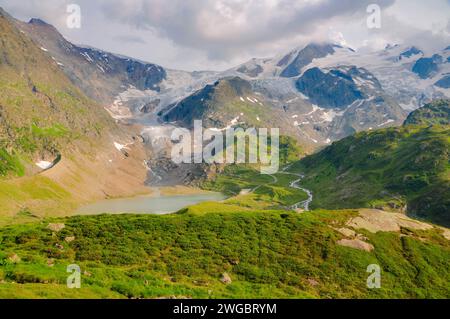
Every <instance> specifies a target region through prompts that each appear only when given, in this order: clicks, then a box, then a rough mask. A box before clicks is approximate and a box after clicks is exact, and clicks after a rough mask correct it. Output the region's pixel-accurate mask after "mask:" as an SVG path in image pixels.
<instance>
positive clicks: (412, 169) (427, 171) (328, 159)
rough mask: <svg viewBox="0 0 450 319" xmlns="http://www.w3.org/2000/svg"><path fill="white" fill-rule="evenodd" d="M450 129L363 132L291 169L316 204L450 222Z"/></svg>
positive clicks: (431, 127)
mask: <svg viewBox="0 0 450 319" xmlns="http://www.w3.org/2000/svg"><path fill="white" fill-rule="evenodd" d="M449 148H450V127H449V126H448V125H447V126H446V125H444V126H440V125H436V126H430V127H424V126H415V125H408V126H403V127H399V128H390V129H384V130H378V131H372V132H363V133H358V134H356V135H354V136H350V137H348V138H345V139H343V140H341V141H338V142H335V143H333V145H331V146H330V147H328V148H326V149H324V150H323V151H321V152H319V153H317V154H315V155H312V156H310V157H307V158H305V159H303V160H302V161H300V162H298V163H296V165H294V166H293V167H292V170H294V171H299V172H300V171H301V172H303V173H305V174H306V178H305V180H304V181H303V185H305V186H306V187H307V188H309V189H311V190H312V191H313V193H314V201H313V203H312V204H313V207H315V208H318V207H321V208H327V209H336V208H356V207H380V208H383V207H388V208H389V209H398V210H401V211H407V212H408V213H409V214H411V215H413V216H416V217H420V218H424V219H427V220H430V221H432V222H435V223H439V224H442V225H445V226H450V191H449V190H450V175H449V172H450V164H449V157H448V156H449Z"/></svg>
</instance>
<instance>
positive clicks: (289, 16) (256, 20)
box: [103, 0, 394, 59]
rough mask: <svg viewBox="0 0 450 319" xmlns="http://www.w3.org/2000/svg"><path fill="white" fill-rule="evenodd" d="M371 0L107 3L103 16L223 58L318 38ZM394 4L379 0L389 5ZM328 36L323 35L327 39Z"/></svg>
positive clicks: (359, 13)
mask: <svg viewBox="0 0 450 319" xmlns="http://www.w3.org/2000/svg"><path fill="white" fill-rule="evenodd" d="M372 2H373V0H357V1H355V0H339V1H335V0H309V1H294V0H213V1H208V0H191V1H190V0H171V1H166V0H108V1H104V4H103V9H104V13H105V15H106V16H108V17H109V18H110V19H113V20H116V21H120V22H121V23H126V24H131V25H133V26H134V27H136V28H138V29H149V30H153V31H154V32H156V33H157V34H158V35H159V36H161V37H165V38H168V39H170V40H171V41H173V42H174V43H175V44H177V45H180V46H184V47H188V48H197V49H199V48H200V49H202V50H205V51H206V52H207V53H208V56H209V57H210V58H216V59H222V58H227V57H230V56H233V55H235V54H236V53H238V52H242V50H246V49H249V48H252V47H255V46H261V45H264V44H266V43H270V42H273V41H275V42H277V41H279V40H280V39H286V38H292V37H299V36H304V37H308V35H311V34H316V33H317V30H318V29H319V28H320V27H321V25H323V24H327V23H329V22H330V20H333V19H337V18H338V19H341V20H350V19H355V20H356V19H357V20H361V19H365V17H366V8H367V6H368V5H369V4H370V3H372ZM393 3H394V0H380V1H378V4H379V5H380V6H382V7H388V6H390V5H392V4H393ZM326 35H327V32H324V33H323V34H322V37H323V38H325V37H326Z"/></svg>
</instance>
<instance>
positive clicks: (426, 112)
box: [405, 100, 450, 125]
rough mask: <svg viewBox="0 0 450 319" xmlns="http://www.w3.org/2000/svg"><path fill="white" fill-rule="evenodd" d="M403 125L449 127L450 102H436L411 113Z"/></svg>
mask: <svg viewBox="0 0 450 319" xmlns="http://www.w3.org/2000/svg"><path fill="white" fill-rule="evenodd" d="M405 125H450V101H449V100H436V101H433V102H432V103H429V104H426V105H425V106H424V107H422V108H420V109H418V110H416V111H414V112H412V113H411V114H410V115H409V116H408V118H407V119H406V121H405Z"/></svg>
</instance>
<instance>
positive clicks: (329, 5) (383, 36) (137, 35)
mask: <svg viewBox="0 0 450 319" xmlns="http://www.w3.org/2000/svg"><path fill="white" fill-rule="evenodd" d="M72 2H76V3H78V4H79V5H80V6H81V9H82V29H80V30H69V29H67V27H66V26H65V19H66V16H67V14H66V5H67V4H68V3H72ZM372 3H376V4H378V5H379V6H380V7H381V10H382V28H381V29H372V30H371V29H368V28H367V24H366V19H367V17H368V13H367V12H366V9H367V6H368V5H369V4H372ZM0 6H4V7H5V9H6V10H7V11H9V12H10V13H11V14H12V15H14V16H16V17H19V18H21V19H27V18H30V17H40V18H42V19H44V20H46V21H48V22H49V23H52V24H54V25H55V26H56V27H57V28H58V29H59V30H60V31H61V32H62V33H63V35H65V36H66V37H68V38H69V39H71V40H72V41H74V42H75V43H81V44H86V45H91V46H95V47H99V48H100V49H104V50H108V51H112V52H117V53H121V54H124V55H128V56H133V57H136V58H139V59H141V60H147V61H150V62H154V63H158V64H161V65H164V66H166V67H170V68H181V69H187V70H195V69H213V70H223V69H226V68H229V67H232V66H235V65H236V64H239V63H242V62H245V61H246V60H248V59H250V58H252V57H270V56H273V55H275V54H282V53H285V52H287V51H289V50H291V49H293V48H295V47H298V46H302V45H305V44H306V43H308V42H311V41H336V42H340V43H342V44H344V43H346V44H348V45H349V46H351V47H353V48H355V49H358V48H363V47H365V48H367V49H379V48H382V47H383V46H384V45H386V43H404V44H414V45H417V46H420V47H421V48H422V49H424V50H426V49H430V50H431V49H436V48H442V47H445V46H448V45H449V44H450V43H448V39H449V36H450V0H428V1H422V0H377V1H375V0H96V1H92V0H76V1H75V0H46V1H41V0H21V1H17V0H0Z"/></svg>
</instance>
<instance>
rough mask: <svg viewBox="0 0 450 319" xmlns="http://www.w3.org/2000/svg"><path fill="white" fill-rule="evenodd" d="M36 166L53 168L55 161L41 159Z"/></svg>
mask: <svg viewBox="0 0 450 319" xmlns="http://www.w3.org/2000/svg"><path fill="white" fill-rule="evenodd" d="M36 166H38V167H39V168H41V169H49V168H52V166H53V163H51V162H47V161H39V162H37V163H36Z"/></svg>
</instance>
